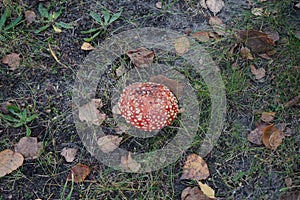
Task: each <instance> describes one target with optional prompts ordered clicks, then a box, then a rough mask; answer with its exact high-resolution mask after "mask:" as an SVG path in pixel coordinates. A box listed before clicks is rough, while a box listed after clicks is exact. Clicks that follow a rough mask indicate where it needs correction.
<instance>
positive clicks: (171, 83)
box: [149, 75, 184, 98]
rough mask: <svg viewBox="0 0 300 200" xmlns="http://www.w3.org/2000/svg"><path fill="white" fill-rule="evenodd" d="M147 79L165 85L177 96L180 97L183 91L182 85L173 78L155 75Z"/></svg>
mask: <svg viewBox="0 0 300 200" xmlns="http://www.w3.org/2000/svg"><path fill="white" fill-rule="evenodd" d="M149 81H150V82H154V83H159V84H162V85H164V86H167V88H169V89H170V90H171V92H172V93H173V94H174V95H175V96H176V97H177V98H180V97H181V96H182V95H183V93H184V92H183V86H182V84H180V82H179V81H178V80H173V79H170V78H167V77H165V76H163V75H157V76H152V77H150V80H149Z"/></svg>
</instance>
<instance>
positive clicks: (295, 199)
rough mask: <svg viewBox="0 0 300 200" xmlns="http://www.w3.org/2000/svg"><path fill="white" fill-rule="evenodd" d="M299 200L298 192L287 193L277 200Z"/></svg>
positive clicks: (299, 191) (299, 193) (299, 194)
mask: <svg viewBox="0 0 300 200" xmlns="http://www.w3.org/2000/svg"><path fill="white" fill-rule="evenodd" d="M299 199H300V190H298V191H292V192H287V193H286V194H284V195H282V196H281V197H280V199H279V200H299Z"/></svg>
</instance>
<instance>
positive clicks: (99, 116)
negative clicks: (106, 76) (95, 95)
mask: <svg viewBox="0 0 300 200" xmlns="http://www.w3.org/2000/svg"><path fill="white" fill-rule="evenodd" d="M102 106H103V104H102V101H101V99H92V100H91V101H90V102H89V103H87V104H84V105H83V106H81V107H79V119H80V121H87V122H91V123H93V124H94V125H101V124H102V122H103V121H104V120H105V118H106V115H105V114H103V113H100V111H99V110H98V109H97V108H99V109H100V108H102Z"/></svg>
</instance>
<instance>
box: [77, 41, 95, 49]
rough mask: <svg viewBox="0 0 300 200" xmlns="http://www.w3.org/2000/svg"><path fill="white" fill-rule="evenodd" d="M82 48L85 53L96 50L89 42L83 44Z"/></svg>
mask: <svg viewBox="0 0 300 200" xmlns="http://www.w3.org/2000/svg"><path fill="white" fill-rule="evenodd" d="M80 48H81V50H84V51H90V50H93V49H95V47H93V45H91V44H90V43H88V42H83V43H82V45H81V47H80Z"/></svg>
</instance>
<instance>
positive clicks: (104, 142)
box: [97, 135, 123, 153]
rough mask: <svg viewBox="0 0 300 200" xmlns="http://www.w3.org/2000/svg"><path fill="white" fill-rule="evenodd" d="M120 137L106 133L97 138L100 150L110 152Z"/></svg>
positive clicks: (117, 144)
mask: <svg viewBox="0 0 300 200" xmlns="http://www.w3.org/2000/svg"><path fill="white" fill-rule="evenodd" d="M122 140H123V138H122V137H119V136H117V135H106V136H103V137H100V138H99V139H98V140H97V144H98V146H99V148H100V150H101V151H102V152H104V153H110V152H112V151H114V150H115V149H116V148H118V147H119V145H120V143H121V141H122Z"/></svg>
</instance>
